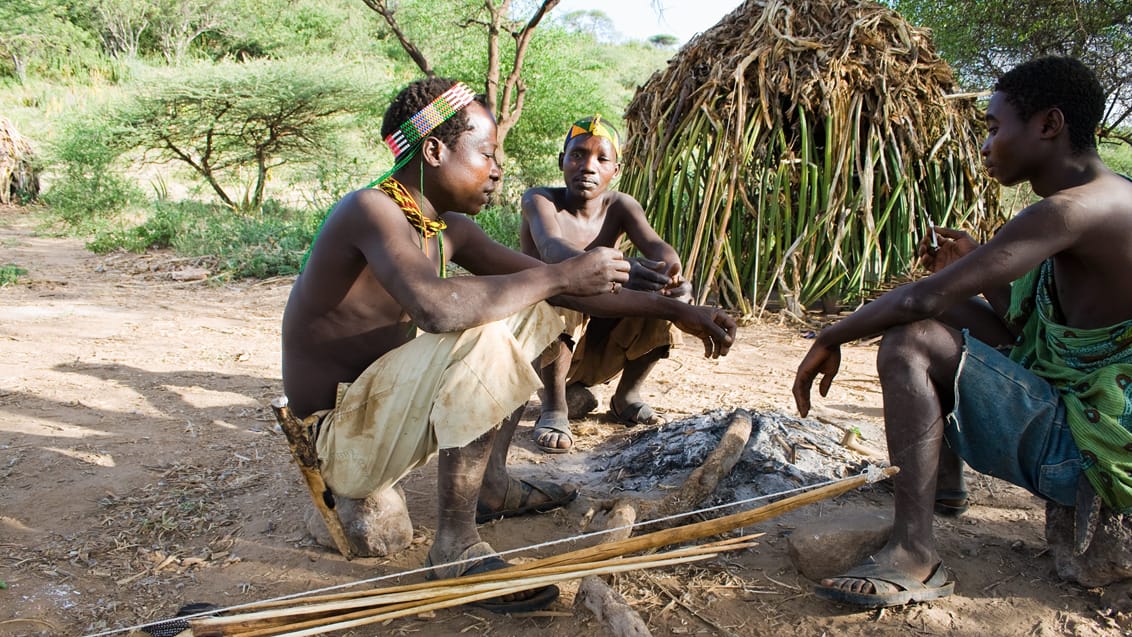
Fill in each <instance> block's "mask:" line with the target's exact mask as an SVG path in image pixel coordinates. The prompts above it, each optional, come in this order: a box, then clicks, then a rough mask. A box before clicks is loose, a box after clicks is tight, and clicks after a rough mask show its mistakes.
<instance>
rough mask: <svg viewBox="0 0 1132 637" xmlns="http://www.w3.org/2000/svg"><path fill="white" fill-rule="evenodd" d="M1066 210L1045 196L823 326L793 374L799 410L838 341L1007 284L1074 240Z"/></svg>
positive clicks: (834, 364) (829, 370)
mask: <svg viewBox="0 0 1132 637" xmlns="http://www.w3.org/2000/svg"><path fill="white" fill-rule="evenodd" d="M1067 217H1068V215H1067V214H1066V211H1065V210H1063V209H1062V208H1061V207H1059V206H1057V205H1056V204H1055V203H1053V202H1051V201H1050V200H1049V199H1044V200H1042V201H1039V202H1038V203H1036V204H1033V205H1032V206H1030V207H1029V208H1027V209H1026V210H1023V211H1022V212H1021V213H1019V214H1018V215H1017V216H1016V217H1015V218H1014V219H1012V220H1010V221H1009V222H1008V223H1007V224H1006V225H1005V226H1003V227H1002V230H1000V231H999V233H998V234H997V235H995V237H994V238H993V239H991V240H990V241H989V242H987V243H986V244H984V245H982V246H979V247H978V248H976V249H975V250H974V251H972V252H971V253H970V254H968V255H966V256H965V257H963V258H962V259H961V260H958V261H956V262H954V263H952V264H951V265H950V266H948V267H946V268H944V269H942V270H940V271H939V272H936V273H935V274H933V275H932V276H929V277H926V278H923V279H920V280H918V281H915V282H913V283H909V284H907V285H904V286H901V287H899V288H896V289H895V290H892V291H891V292H888V293H887V294H885V295H883V296H881V297H880V298H879V299H877V300H875V301H873V302H871V303H868V304H866V305H865V306H864V307H862V308H861V309H859V310H857V311H856V312H854V313H853V314H851V315H849V316H848V317H846V318H844V319H842V320H840V321H838V322H837V323H834V324H833V325H832V326H830V327H828V328H826V329H824V330H822V331H821V333H819V334H818V336H817V338H816V339H815V340H814V344H813V346H811V348H810V351H809V352H808V353H807V354H806V356H805V358H803V359H802V362H801V364H800V365H799V366H798V371H797V373H796V374H795V377H794V389H793V393H794V401H795V403H796V404H797V406H798V411H799V412H800V413H801V414H802V415H803V416H804V415H806V413H808V412H809V409H810V390H811V388H812V387H813V382H814V380H815V379H816V378H817V377H818V376H819V375H821V376H823V378H822V380H821V384H820V386H819V391H820V393H821V395H823V396H824V395H825V394H826V392H827V391H828V390H829V385H830V382H831V381H832V379H833V377H834V376H835V375H836V374H837V370H838V367H839V365H840V346H841V345H842V344H843V343H847V342H849V341H853V340H857V339H860V338H865V337H867V336H872V335H874V334H879V333H881V332H884V331H885V330H886V329H888V328H890V327H893V326H896V325H904V324H907V323H912V322H914V321H918V320H922V319H926V318H934V317H936V316H939V315H940V314H942V313H943V312H944V311H946V310H947V309H949V308H951V307H953V306H955V305H956V304H958V303H960V302H962V301H964V300H966V299H968V298H970V297H972V296H975V295H977V294H979V293H980V292H982V291H983V290H988V289H996V288H999V287H1000V286H1003V285H1009V283H1010V282H1011V281H1014V280H1017V279H1018V278H1020V277H1021V276H1022V275H1024V274H1025V273H1027V272H1029V271H1030V270H1032V269H1034V268H1035V267H1037V266H1038V264H1040V263H1041V262H1042V261H1044V260H1045V259H1047V258H1049V257H1051V256H1053V255H1055V254H1058V253H1059V252H1062V251H1064V250H1066V249H1068V248H1070V247H1071V246H1073V245H1074V244H1075V243H1076V242H1077V241H1078V240H1079V239H1080V237H1081V233H1082V232H1083V231H1084V228H1083V227H1082V224H1073V223H1069V220H1068V219H1067Z"/></svg>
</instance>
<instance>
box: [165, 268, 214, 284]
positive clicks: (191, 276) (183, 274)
mask: <svg viewBox="0 0 1132 637" xmlns="http://www.w3.org/2000/svg"><path fill="white" fill-rule="evenodd" d="M209 274H210V273H209V271H208V270H205V269H204V268H185V269H183V270H177V271H176V272H172V273H170V274H169V277H170V278H171V279H173V280H174V281H203V280H205V279H207V278H208V275H209Z"/></svg>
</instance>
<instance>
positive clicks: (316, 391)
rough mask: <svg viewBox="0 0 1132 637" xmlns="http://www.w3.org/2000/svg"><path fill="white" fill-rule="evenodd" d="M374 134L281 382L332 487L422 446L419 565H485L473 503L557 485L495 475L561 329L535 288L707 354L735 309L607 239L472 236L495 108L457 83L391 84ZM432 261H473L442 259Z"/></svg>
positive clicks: (336, 214)
mask: <svg viewBox="0 0 1132 637" xmlns="http://www.w3.org/2000/svg"><path fill="white" fill-rule="evenodd" d="M382 135H383V137H385V139H386V143H388V144H389V146H390V148H391V149H393V152H394V155H395V156H396V162H397V163H396V165H395V167H394V169H393V170H392V171H391V176H390V178H388V179H385V180H382V181H381V183H380V185H379V186H378V187H377V188H373V189H369V188H367V189H362V190H358V191H356V192H353V193H351V194H349V195H347V196H346V197H344V198H343V199H342V201H340V202H339V203H338V205H337V206H336V207H335V209H334V210H333V211H332V213H331V214H330V216H329V217H328V218H327V220H326V222H325V223H324V225H323V227H322V230H321V231H320V232H319V235H318V237H317V238H316V240H315V242H314V245H313V246H312V249H311V253H310V258H309V260H308V262H307V264H306V266H305V268H304V270H303V273H302V274H301V275H300V276H299V277H298V279H296V281H295V285H294V288H293V289H292V291H291V296H290V298H289V299H288V302H287V308H286V311H285V313H284V316H283V382H284V388H285V390H286V394H287V396H288V398H289V400H290V404H291V406H292V408H293V410H294V411H295V413H296V414H297V415H298V416H300V417H306V416H307V415H310V414H318V415H320V416H322V418H321V421H320V422H319V425H318V427H317V437H316V441H315V445H316V447H317V449H318V453H319V459H320V462H321V470H322V473H323V477H324V478H325V479H326V482H327V484H328V486H329V487H330V489H331V490H332V492H333V493H334V494H335V495H336V496H338V497H344V498H365V497H367V496H369V495H371V494H373V493H375V492H385V491H390V490H392V489H393V487H394V485H395V484H396V483H397V482H398V481H399V480H400V479H401V478H402V477H404V476H405V475H406V474H407V473H408V472H409V471H410V470H411V469H412V468H414V467H417V466H420V465H421V464H423V463H425V462H426V461H427V460H428V459H429V458H430V457H432V456H433V455H434V454H436V453H439V464H438V477H437V495H438V507H439V512H438V523H437V532H436V539H435V541H434V543H433V545H432V547H431V549H430V551H429V564H430V565H434V566H437V568H435V569H434V570H433V573H434V574H435V575H437V576H444V577H451V576H459V575H466V574H469V573H476V572H482V571H484V570H491V569H496V568H501V567H503V566H505V563H504V562H503V561H502V560H501V559H499V558H498V557H497V556H495V554H494V553H495V552H494V551H493V550H492V548H491V547H490V546H489V545H488V544H487V543H485V542H482V541H481V539H480V537H479V533H478V531H477V529H476V517H477V514H478V515H480V516H481V517H482V516H484V515H487V516H489V517H490V516H492V515H497V516H505V515H516V514H521V513H526V512H531V511H542V510H547V509H550V508H553V507H555V506H560V505H562V504H564V503H566V502H568V501H569V499H570V498H572V497H573V495H574V492H572V491H570V492H567V491H566V490H564V489H562V488H561V487H559V486H558V485H552V486H553V487H554V488H539V487H538V486H536V485H533V484H532V483H531V482H528V481H522V480H517V479H513V478H510V477H509V476H508V475H507V471H506V466H505V463H506V458H507V448H508V446H509V445H510V442H511V436H512V433H513V431H514V429H515V426H516V424H517V422H518V418H519V415H520V414H521V412H522V406H523V404H524V403H525V402H526V401H527V399H528V398H529V397H530V395H531V393H532V392H533V391H534V390H535V389H537V388H538V386H539V384H540V381H539V377H538V375H537V373H536V372H535V370H534V368H533V367H532V365H531V363H532V362H533V361H536V360H538V358H539V356H540V354H541V353H542V352H543V351H544V350H545V349H546V347H547V346H548V345H549V344H550V343H551V342H553V341H554V340H555V339H556V338H557V336H558V335H559V334H560V333H561V331H562V322H561V319H560V317H559V316H558V315H557V314H556V312H555V311H554V310H551V309H550V308H549V306H548V305H547V304H546V303H542V302H541V301H543V300H544V299H552V298H553V299H554V302H555V303H560V304H563V305H565V306H568V307H575V308H577V309H579V310H583V311H587V312H593V313H598V314H608V315H613V316H618V315H624V314H631V313H635V312H639V311H652V312H656V313H657V314H659V315H662V316H666V317H668V318H669V319H670V320H673V321H674V322H676V323H677V324H678V325H680V326H681V328H683V329H685V330H686V331H688V332H690V333H692V334H694V335H696V336H698V337H700V338H701V339H702V340H703V342H704V344H705V348H706V351H707V354H708V355H710V356H722V355H724V354H726V353H727V350H728V348H729V347H730V345H731V343H732V340H733V338H734V333H735V323H734V321H733V320H731V319H730V318H729V317H728V316H727V315H726V314H724V313H723V312H721V311H719V310H716V309H712V308H706V307H694V306H689V305H686V304H684V303H679V302H675V301H672V300H670V299H664V298H662V297H655V295H644V294H639V293H634V292H632V291H622V289H621V286H622V284H623V283H625V282H626V281H628V276H629V267H630V266H629V263H628V262H627V261H625V260H624V258H623V257H622V256H621V254H620V253H619V252H617V251H616V250H595V251H591V252H587V253H586V254H584V255H580V256H579V257H578V258H575V259H570V260H569V261H566V262H563V263H561V264H552V265H547V264H543V263H542V262H540V261H538V260H537V259H533V258H531V257H528V256H526V255H524V254H520V253H518V252H514V251H512V250H509V249H507V248H506V247H504V246H502V245H500V244H498V243H495V242H494V241H492V240H491V239H489V238H488V237H487V235H485V234H484V233H483V232H482V231H481V230H480V229H479V228H478V226H476V224H475V223H474V222H473V221H472V220H471V219H469V218H468V217H467V216H466V215H474V214H475V213H477V212H478V211H479V210H480V208H481V207H482V206H483V205H484V204H485V203H487V201H488V197H489V196H490V195H491V193H492V192H493V191H494V190H495V189H496V188H497V187H498V185H499V182H500V179H501V177H502V174H501V171H500V167H499V165H498V164H497V163H496V160H495V151H496V126H495V121H494V120H493V118H492V116H491V114H490V113H489V112H488V110H487V109H486V108H485V107H484V104H483V102H482V98H480V97H474V96H473V95H472V94H471V91H469V90H468V89H467V87H465V86H463V85H462V84H458V83H455V82H453V81H452V80H445V79H440V78H432V79H428V80H421V81H419V82H416V83H414V84H411V85H409V86H408V87H407V88H406V89H404V90H403V91H402V92H401V93H400V94H399V95H398V96H397V97H396V98H395V100H394V101H393V103H392V104H391V105H390V107H389V109H388V110H387V111H386V113H385V118H384V122H383V124H382ZM461 213H462V214H461ZM449 261H451V262H454V263H456V264H459V265H460V266H462V267H463V268H464V269H466V270H467V271H468V272H470V273H472V274H473V275H476V276H456V277H446V276H445V264H446V263H447V262H449ZM583 297H584V298H583ZM637 297H641V298H637ZM654 297H655V298H654ZM642 307H644V308H645V310H642V309H641V308H642ZM500 423H502V425H500ZM398 497H399V496H398ZM402 505H403V501H402ZM402 510H403V506H402ZM472 558H478V559H473V560H472V561H469V562H465V563H462V564H455V565H450V566H449V567H444V566H443V565H445V564H448V563H450V562H453V561H457V560H468V559H472ZM557 593H558V591H557V589H556V588H555V587H553V586H551V587H547V588H544V589H541V590H538V591H534V592H528V593H520V594H516V595H508V596H505V597H502V598H498V599H495V600H490V603H489V604H485V606H487V607H489V608H490V609H491V610H495V611H498V612H513V611H520V610H533V609H537V608H541V607H544V606H546V605H547V604H549V603H551V602H552V601H553V600H554V599H555V597H556V596H557Z"/></svg>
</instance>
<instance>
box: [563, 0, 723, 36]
mask: <svg viewBox="0 0 1132 637" xmlns="http://www.w3.org/2000/svg"><path fill="white" fill-rule="evenodd" d="M742 3H743V2H742V0H659V4H660V6H661V7H662V9H663V13H662V14H660V15H658V14H657V11H656V9H654V8H653V6H652V5H653V2H652V1H651V0H562V2H560V3H559V4H558V6H557V7H555V9H554V13H553V14H552V15H564V14H566V13H569V12H571V11H586V10H591V9H598V10H600V11H603V12H604V13H605V14H606V15H607V16H609V17H610V19H612V20H613V24H614V25H615V26H616V27H617V30H618V31H619V32H620V33H621V34H622V35H624V36H626V37H628V38H632V39H634V40H644V39H646V38H648V37H649V36H652V35H657V34H659V33H666V34H669V35H674V36H676V37H677V38H678V39H679V40H680V42H679V43H680V44H684V43H685V42H687V41H688V40H689V39H691V38H692V36H694V35H695V34H697V33H699V32H700V31H704V30H707V29H709V28H711V27H712V26H714V25H715V23H717V22H719V20H720V19H721V18H723V16H725V15H727V14H728V13H731V11H732V10H733V9H735V7H738V6H739V5H740V4H742Z"/></svg>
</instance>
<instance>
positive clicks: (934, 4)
mask: <svg viewBox="0 0 1132 637" xmlns="http://www.w3.org/2000/svg"><path fill="white" fill-rule="evenodd" d="M890 3H891V4H892V6H894V7H895V8H896V9H897V10H898V11H899V12H900V13H901V14H903V15H904V16H905V17H906V18H907V19H908V20H909V21H911V22H913V23H915V24H919V25H922V26H925V27H929V28H930V29H931V30H932V37H933V40H934V44H935V46H936V48H937V49H938V51H939V53H940V56H941V57H943V58H944V59H945V60H947V61H948V62H949V63H950V64H951V66H952V67H953V68H954V69H955V70H956V71H957V73H958V76H959V79H960V81H961V82H962V83H963V84H964V85H966V86H967V87H969V88H972V89H987V88H990V87H991V86H993V84H994V81H995V80H996V79H997V78H998V77H999V76H1000V75H1002V74H1003V73H1004V72H1006V71H1008V70H1009V69H1010V68H1011V67H1013V66H1015V65H1017V64H1019V63H1021V62H1025V61H1027V60H1030V59H1033V58H1037V57H1041V56H1046V55H1068V56H1072V57H1076V58H1078V59H1080V60H1081V61H1082V62H1084V63H1085V64H1086V65H1088V66H1089V67H1090V68H1092V69H1093V70H1094V71H1095V72H1096V73H1097V76H1098V78H1099V79H1100V81H1101V84H1102V85H1103V86H1104V87H1105V89H1106V92H1107V93H1108V94H1109V98H1110V109H1111V111H1110V113H1109V117H1108V118H1107V120H1106V121H1108V122H1110V123H1112V124H1113V125H1117V124H1119V123H1120V121H1121V120H1123V121H1124V122H1125V124H1127V122H1128V118H1129V117H1132V2H1127V1H1126V0H1125V1H1122V2H1107V1H1104V2H1096V1H1094V0H989V1H988V0H891V2H890ZM1126 141H1128V142H1129V143H1132V138H1129V139H1128V140H1126Z"/></svg>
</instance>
